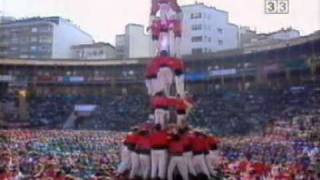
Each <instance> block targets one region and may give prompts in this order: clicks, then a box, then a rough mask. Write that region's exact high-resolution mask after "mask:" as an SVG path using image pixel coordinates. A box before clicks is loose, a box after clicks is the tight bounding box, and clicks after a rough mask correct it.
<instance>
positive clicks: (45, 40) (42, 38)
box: [39, 36, 52, 43]
mask: <svg viewBox="0 0 320 180" xmlns="http://www.w3.org/2000/svg"><path fill="white" fill-rule="evenodd" d="M39 42H40V43H52V38H51V37H50V36H40V38H39Z"/></svg>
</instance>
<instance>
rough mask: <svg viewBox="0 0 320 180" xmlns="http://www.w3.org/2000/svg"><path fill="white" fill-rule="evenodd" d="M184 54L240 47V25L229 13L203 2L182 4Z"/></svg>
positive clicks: (182, 51)
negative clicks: (237, 24)
mask: <svg viewBox="0 0 320 180" xmlns="http://www.w3.org/2000/svg"><path fill="white" fill-rule="evenodd" d="M182 11H183V16H184V17H183V32H182V43H181V44H182V46H181V48H182V49H181V53H182V54H183V55H190V54H202V53H210V52H217V51H222V50H227V49H235V48H237V47H238V39H239V37H238V27H237V26H236V25H234V24H231V23H230V22H229V16H228V13H227V12H225V11H222V10H218V9H216V8H214V7H209V6H206V5H204V4H203V3H196V4H192V5H186V6H182Z"/></svg>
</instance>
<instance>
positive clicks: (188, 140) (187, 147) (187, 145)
mask: <svg viewBox="0 0 320 180" xmlns="http://www.w3.org/2000/svg"><path fill="white" fill-rule="evenodd" d="M193 138H194V137H193V135H192V134H185V135H183V136H182V137H181V140H182V142H183V144H184V152H189V151H192V143H193Z"/></svg>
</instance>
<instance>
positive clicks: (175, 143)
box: [169, 139, 185, 156]
mask: <svg viewBox="0 0 320 180" xmlns="http://www.w3.org/2000/svg"><path fill="white" fill-rule="evenodd" d="M184 147H185V143H184V142H183V141H182V140H181V139H180V140H172V141H171V142H170V144H169V152H170V154H171V155H176V156H181V155H182V154H183V153H184V152H185V151H184Z"/></svg>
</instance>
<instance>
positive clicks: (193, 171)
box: [183, 151, 197, 176]
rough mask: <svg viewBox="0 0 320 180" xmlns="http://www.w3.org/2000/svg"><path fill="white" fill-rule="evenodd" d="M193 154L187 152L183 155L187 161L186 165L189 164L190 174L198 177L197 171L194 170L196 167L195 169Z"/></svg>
mask: <svg viewBox="0 0 320 180" xmlns="http://www.w3.org/2000/svg"><path fill="white" fill-rule="evenodd" d="M192 156H193V155H192V152H191V151H190V152H185V153H183V157H184V160H185V163H186V164H187V166H188V173H190V174H192V175H194V176H196V175H197V173H196V171H195V170H194V167H193V163H192Z"/></svg>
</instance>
